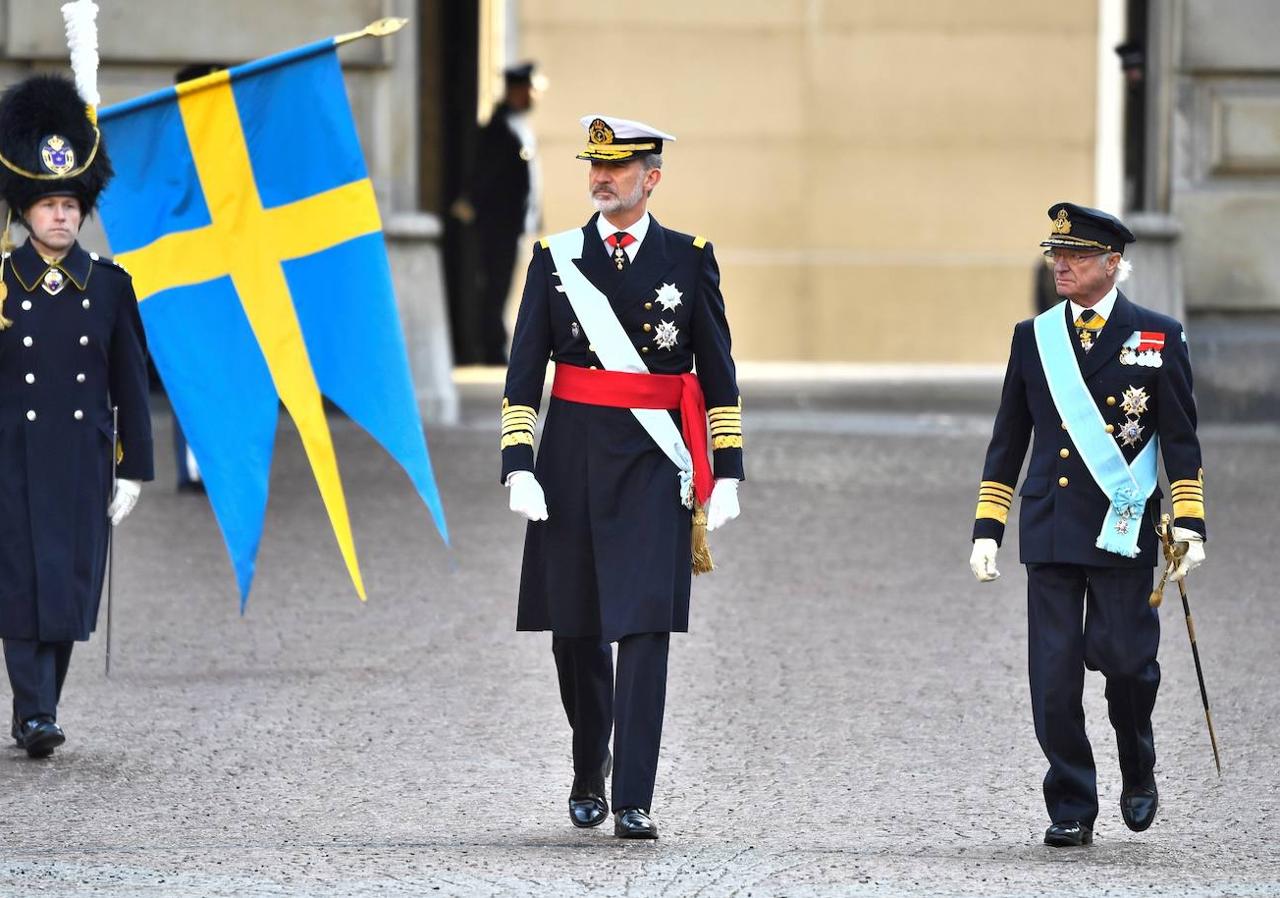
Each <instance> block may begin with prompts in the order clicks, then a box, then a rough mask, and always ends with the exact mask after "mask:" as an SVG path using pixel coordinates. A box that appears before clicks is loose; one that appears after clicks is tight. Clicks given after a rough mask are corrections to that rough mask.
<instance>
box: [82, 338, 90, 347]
mask: <svg viewBox="0 0 1280 898" xmlns="http://www.w3.org/2000/svg"><path fill="white" fill-rule="evenodd" d="M80 345H81V346H88V345H89V338H88V337H81V338H80Z"/></svg>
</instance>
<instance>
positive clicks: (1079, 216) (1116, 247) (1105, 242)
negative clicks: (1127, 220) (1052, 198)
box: [1040, 203, 1138, 253]
mask: <svg viewBox="0 0 1280 898" xmlns="http://www.w3.org/2000/svg"><path fill="white" fill-rule="evenodd" d="M1049 219H1050V220H1051V221H1052V222H1053V233H1051V234H1050V235H1049V238H1048V239H1047V240H1043V241H1041V242H1040V245H1041V246H1048V247H1062V248H1064V249H1082V250H1087V249H1096V250H1105V251H1107V252H1112V253H1123V252H1124V248H1125V246H1126V245H1127V244H1130V243H1133V242H1134V241H1135V240H1137V239H1138V238H1137V237H1134V236H1133V232H1132V231H1130V230H1129V229H1128V228H1127V227H1125V224H1124V222H1122V221H1121V220H1120V219H1118V218H1116V217H1115V216H1114V215H1112V214H1111V213H1109V212H1103V211H1102V210H1101V209H1090V208H1089V207H1088V206H1077V205H1076V204H1075V203H1054V204H1053V205H1052V206H1050V207H1049Z"/></svg>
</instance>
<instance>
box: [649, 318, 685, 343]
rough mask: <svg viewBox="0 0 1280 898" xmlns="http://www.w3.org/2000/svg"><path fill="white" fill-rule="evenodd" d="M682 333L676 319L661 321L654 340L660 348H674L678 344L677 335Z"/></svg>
mask: <svg viewBox="0 0 1280 898" xmlns="http://www.w3.org/2000/svg"><path fill="white" fill-rule="evenodd" d="M679 333H680V330H679V328H677V327H676V323H675V322H674V321H659V322H658V329H657V331H656V332H655V333H654V335H653V342H655V343H657V344H658V348H659V349H673V348H675V345H676V335H677V334H679Z"/></svg>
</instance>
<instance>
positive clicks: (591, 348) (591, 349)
mask: <svg viewBox="0 0 1280 898" xmlns="http://www.w3.org/2000/svg"><path fill="white" fill-rule="evenodd" d="M595 351H596V345H595V344H594V343H588V344H587V352H595Z"/></svg>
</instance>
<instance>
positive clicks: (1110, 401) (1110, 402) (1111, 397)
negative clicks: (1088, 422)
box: [1107, 396, 1116, 405]
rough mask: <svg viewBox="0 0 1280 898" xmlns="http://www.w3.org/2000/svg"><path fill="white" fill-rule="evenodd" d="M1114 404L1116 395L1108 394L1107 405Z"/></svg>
mask: <svg viewBox="0 0 1280 898" xmlns="http://www.w3.org/2000/svg"><path fill="white" fill-rule="evenodd" d="M1115 404H1116V397H1114V396H1108V397H1107V405H1115Z"/></svg>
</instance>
